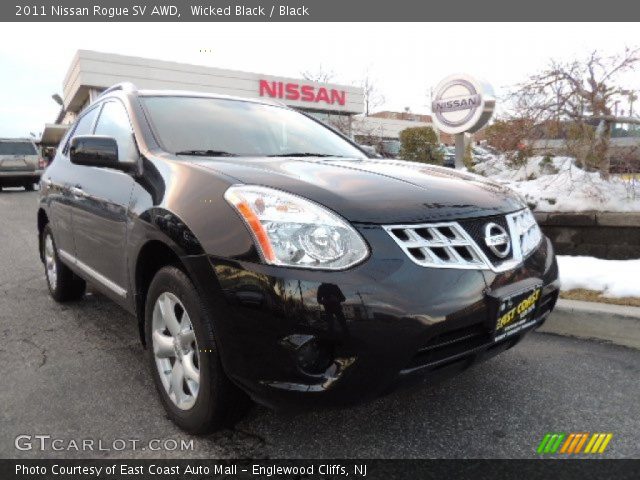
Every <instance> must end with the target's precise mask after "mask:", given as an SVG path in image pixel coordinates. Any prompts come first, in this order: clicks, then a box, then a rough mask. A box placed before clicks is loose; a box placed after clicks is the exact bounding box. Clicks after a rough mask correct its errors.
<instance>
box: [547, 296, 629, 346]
mask: <svg viewBox="0 0 640 480" xmlns="http://www.w3.org/2000/svg"><path fill="white" fill-rule="evenodd" d="M538 331H539V332H543V333H555V334H557V335H563V336H568V337H577V338H585V339H596V340H602V341H605V342H610V343H613V344H615V345H621V346H624V347H629V348H635V349H637V350H640V307H627V306H624V305H611V304H608V303H596V302H583V301H579V300H565V299H559V300H558V303H557V304H556V308H555V310H554V311H553V313H552V314H551V315H550V316H549V318H547V321H546V322H545V323H544V325H542V326H541V327H540V328H539V329H538Z"/></svg>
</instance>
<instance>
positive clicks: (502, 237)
mask: <svg viewBox="0 0 640 480" xmlns="http://www.w3.org/2000/svg"><path fill="white" fill-rule="evenodd" d="M484 243H486V245H487V247H489V250H491V252H492V253H493V254H494V255H495V256H496V257H498V258H506V257H507V256H508V255H509V252H510V251H511V241H510V239H509V234H508V233H507V231H506V230H505V229H504V228H502V227H501V226H500V225H498V224H497V223H493V222H490V223H487V225H486V226H485V227H484Z"/></svg>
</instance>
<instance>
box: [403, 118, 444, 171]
mask: <svg viewBox="0 0 640 480" xmlns="http://www.w3.org/2000/svg"><path fill="white" fill-rule="evenodd" d="M400 158H402V159H403V160H409V161H412V162H422V163H431V164H435V165H442V164H443V162H444V155H443V153H442V151H441V150H440V143H439V142H438V135H437V134H436V132H435V130H434V129H433V128H431V127H411V128H405V129H404V130H403V131H402V132H400Z"/></svg>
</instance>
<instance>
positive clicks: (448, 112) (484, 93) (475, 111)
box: [431, 74, 496, 134]
mask: <svg viewBox="0 0 640 480" xmlns="http://www.w3.org/2000/svg"><path fill="white" fill-rule="evenodd" d="M495 104H496V100H495V97H494V94H493V88H491V85H489V84H488V83H487V82H484V81H480V80H478V79H475V78H473V77H471V76H469V75H465V74H456V75H449V76H448V77H446V78H445V79H444V80H442V81H441V82H440V83H439V84H438V86H437V87H436V90H435V94H434V97H433V102H432V105H431V110H432V112H433V121H434V123H435V124H436V127H438V130H440V131H441V132H444V133H450V134H458V133H474V132H477V131H478V130H480V129H481V128H482V127H484V126H485V125H486V124H487V122H488V121H489V120H490V119H491V116H492V115H493V109H494V108H495Z"/></svg>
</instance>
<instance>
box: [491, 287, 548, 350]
mask: <svg viewBox="0 0 640 480" xmlns="http://www.w3.org/2000/svg"><path fill="white" fill-rule="evenodd" d="M541 296H542V282H539V283H538V282H526V284H525V285H513V286H512V287H511V288H508V289H500V291H496V292H494V293H492V294H490V297H492V303H493V305H494V308H493V309H492V310H493V315H492V316H491V322H492V328H493V332H494V341H496V342H499V341H501V340H504V339H505V338H507V337H510V336H512V335H515V334H516V333H518V332H520V331H522V330H524V329H526V328H529V327H531V326H533V324H534V323H535V322H536V317H535V315H536V310H537V307H538V303H539V301H540V297H541Z"/></svg>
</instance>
